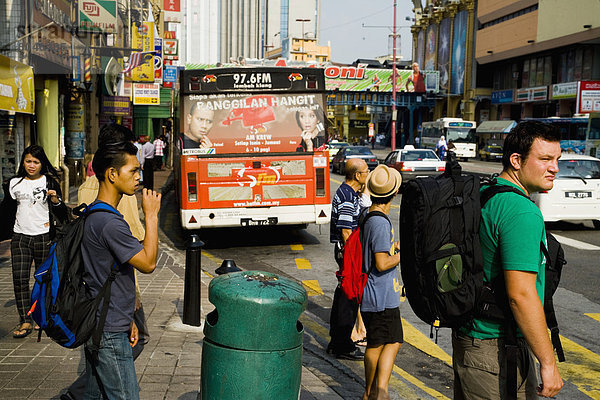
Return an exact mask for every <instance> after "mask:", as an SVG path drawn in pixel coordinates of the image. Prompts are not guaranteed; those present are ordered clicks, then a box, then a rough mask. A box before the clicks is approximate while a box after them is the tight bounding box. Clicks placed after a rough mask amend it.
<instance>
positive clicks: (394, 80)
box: [392, 0, 397, 151]
mask: <svg viewBox="0 0 600 400" xmlns="http://www.w3.org/2000/svg"><path fill="white" fill-rule="evenodd" d="M393 29H394V30H393V33H392V43H393V44H392V151H394V150H396V118H397V110H396V0H394V28H393Z"/></svg>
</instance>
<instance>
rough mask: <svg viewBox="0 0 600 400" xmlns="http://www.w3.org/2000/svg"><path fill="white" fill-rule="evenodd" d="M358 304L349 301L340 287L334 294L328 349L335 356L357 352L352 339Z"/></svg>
mask: <svg viewBox="0 0 600 400" xmlns="http://www.w3.org/2000/svg"><path fill="white" fill-rule="evenodd" d="M357 314H358V304H356V303H354V302H352V301H350V300H348V298H347V297H346V295H345V294H344V292H342V289H341V288H340V287H339V286H338V287H337V288H336V289H335V293H334V294H333V304H332V305H331V315H330V317H329V336H331V341H330V342H329V346H327V349H328V350H330V351H331V352H333V353H334V354H341V353H350V352H352V351H354V350H356V345H355V344H354V342H353V341H352V339H351V335H352V329H353V328H354V324H355V323H356V315H357Z"/></svg>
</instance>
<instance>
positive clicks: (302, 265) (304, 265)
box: [296, 258, 312, 269]
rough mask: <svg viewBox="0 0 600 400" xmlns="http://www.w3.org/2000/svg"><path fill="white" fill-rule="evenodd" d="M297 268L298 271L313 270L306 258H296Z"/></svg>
mask: <svg viewBox="0 0 600 400" xmlns="http://www.w3.org/2000/svg"><path fill="white" fill-rule="evenodd" d="M296 267H297V268H298V269H311V268H312V267H311V266H310V261H308V260H307V259H306V258H296Z"/></svg>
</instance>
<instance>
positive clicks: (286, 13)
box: [280, 0, 290, 39]
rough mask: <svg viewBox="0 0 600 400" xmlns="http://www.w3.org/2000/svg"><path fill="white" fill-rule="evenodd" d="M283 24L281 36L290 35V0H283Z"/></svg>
mask: <svg viewBox="0 0 600 400" xmlns="http://www.w3.org/2000/svg"><path fill="white" fill-rule="evenodd" d="M280 23H281V26H280V32H281V33H280V35H281V38H282V39H283V38H286V37H288V35H289V25H290V1H289V0H281V21H280Z"/></svg>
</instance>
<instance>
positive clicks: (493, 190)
mask: <svg viewBox="0 0 600 400" xmlns="http://www.w3.org/2000/svg"><path fill="white" fill-rule="evenodd" d="M490 183H491V184H490V186H488V187H487V188H485V189H483V191H482V192H481V195H480V196H479V201H480V203H481V208H483V207H484V206H485V204H486V203H487V202H488V201H489V200H490V199H491V198H492V197H494V196H495V195H497V194H498V193H516V194H518V195H521V196H523V197H525V198H526V199H527V200H531V199H530V198H529V196H527V195H526V194H525V193H523V192H522V191H520V190H519V189H517V188H516V187H513V186H508V185H498V184H497V183H496V180H493V181H491V182H490ZM531 201H533V200H531Z"/></svg>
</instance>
